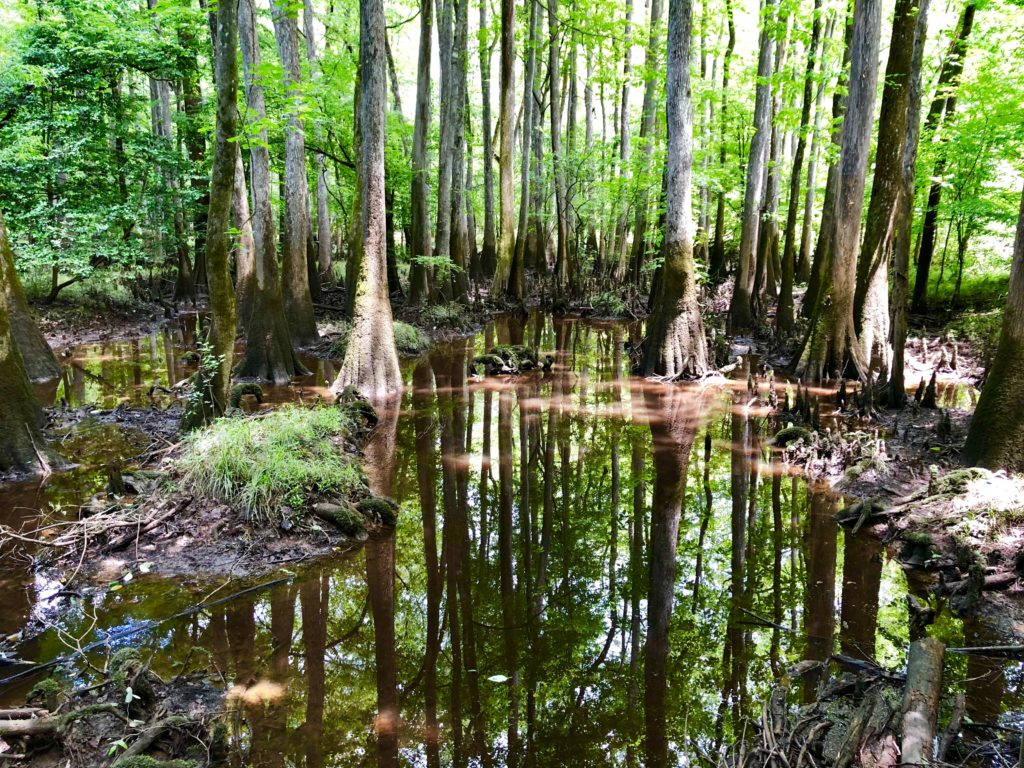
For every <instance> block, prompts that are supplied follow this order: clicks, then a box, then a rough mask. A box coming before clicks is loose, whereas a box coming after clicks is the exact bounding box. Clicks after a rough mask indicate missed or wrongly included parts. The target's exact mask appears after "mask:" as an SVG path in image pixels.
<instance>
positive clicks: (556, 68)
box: [548, 0, 632, 292]
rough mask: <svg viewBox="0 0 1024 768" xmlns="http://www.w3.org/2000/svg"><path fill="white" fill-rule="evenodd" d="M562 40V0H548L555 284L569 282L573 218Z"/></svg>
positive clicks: (563, 287) (560, 286)
mask: <svg viewBox="0 0 1024 768" xmlns="http://www.w3.org/2000/svg"><path fill="white" fill-rule="evenodd" d="M630 2H632V0H630ZM558 57H559V44H558V0H548V88H549V92H550V94H551V164H552V165H553V166H554V169H555V226H556V230H557V238H556V241H555V245H556V251H555V286H556V290H557V291H559V292H561V291H562V290H564V289H565V288H566V286H567V284H568V282H569V220H568V218H569V217H568V212H567V211H566V207H565V168H564V165H563V163H564V158H563V157H562V108H561V89H560V86H561V79H562V74H561V68H560V64H559V58H558Z"/></svg>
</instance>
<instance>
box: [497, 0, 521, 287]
mask: <svg viewBox="0 0 1024 768" xmlns="http://www.w3.org/2000/svg"><path fill="white" fill-rule="evenodd" d="M515 24H516V4H515V0H501V79H500V84H499V88H500V89H501V102H500V103H501V115H500V116H499V119H500V121H501V123H500V130H499V133H498V135H499V137H500V142H499V146H498V215H499V221H498V264H497V267H496V268H495V271H494V280H493V282H492V283H491V295H492V296H496V297H497V296H508V297H510V298H512V299H522V298H523V269H522V262H521V261H520V262H519V264H518V266H515V267H514V265H513V263H512V262H513V259H514V256H515V238H516V235H515V225H514V224H513V219H512V216H513V212H512V209H513V206H514V205H515V202H514V200H513V194H512V183H513V177H512V153H513V152H514V151H515V147H514V142H513V133H514V131H513V129H514V128H515V126H514V125H513V123H514V122H515V112H516V94H515V80H514V77H515V64H516V30H515ZM527 96H528V94H527V95H526V96H524V98H526V97H527ZM523 140H524V141H527V140H528V138H527V137H524V139H523ZM524 173H525V171H524ZM524 204H525V202H524Z"/></svg>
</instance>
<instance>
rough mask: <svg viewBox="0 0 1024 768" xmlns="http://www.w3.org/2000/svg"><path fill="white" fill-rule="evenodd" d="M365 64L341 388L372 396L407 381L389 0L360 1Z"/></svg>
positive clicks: (362, 67) (336, 388) (338, 381)
mask: <svg viewBox="0 0 1024 768" xmlns="http://www.w3.org/2000/svg"><path fill="white" fill-rule="evenodd" d="M359 70H360V81H361V83H362V98H361V103H360V124H361V126H362V151H361V156H360V159H359V162H360V172H359V183H360V187H361V199H362V210H361V233H362V242H363V255H362V259H361V263H360V265H359V282H358V286H357V288H356V300H355V306H354V308H353V309H354V311H353V315H352V330H351V331H350V333H349V341H348V348H347V349H346V350H345V360H344V362H343V363H342V365H341V370H340V371H339V372H338V378H337V379H336V380H335V382H334V386H333V389H334V391H335V392H338V393H340V392H342V391H343V390H344V389H345V387H347V386H355V387H356V388H357V389H359V391H360V392H362V393H363V394H364V395H366V396H367V397H381V396H384V395H389V394H391V393H393V392H395V391H397V390H399V389H400V388H401V386H402V372H401V370H399V367H398V352H397V351H396V349H395V337H394V331H393V318H392V316H391V301H390V300H389V298H388V281H387V254H386V251H385V242H384V240H385V235H386V233H385V204H384V114H385V110H386V104H387V96H386V88H387V86H386V79H387V75H386V71H385V52H384V2H383V0H362V2H361V3H360V6H359Z"/></svg>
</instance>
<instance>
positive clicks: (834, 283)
mask: <svg viewBox="0 0 1024 768" xmlns="http://www.w3.org/2000/svg"><path fill="white" fill-rule="evenodd" d="M881 26H882V12H881V4H880V2H879V0H857V3H856V5H855V6H854V11H853V28H852V30H851V35H852V37H851V43H850V79H849V92H848V97H847V98H848V103H847V108H846V117H845V119H844V121H843V128H842V144H841V149H840V154H839V181H838V189H837V194H836V212H835V219H836V223H835V232H834V235H833V236H834V238H835V243H834V248H833V257H832V269H831V276H830V277H831V279H830V283H831V289H830V293H829V295H830V297H831V303H830V304H829V306H828V308H827V310H825V311H824V313H821V312H819V313H817V314H816V316H814V317H812V319H811V326H810V329H809V331H808V342H807V343H806V344H805V345H804V350H803V352H804V354H803V355H802V359H801V361H800V365H799V367H800V368H801V369H802V370H804V371H806V372H807V373H809V374H810V376H811V377H812V378H813V379H815V380H820V379H822V378H824V377H826V376H828V377H837V376H841V375H843V374H844V373H845V369H846V366H847V364H848V363H849V364H850V365H851V366H852V368H853V371H854V373H855V374H856V377H857V378H860V379H866V377H867V374H868V362H869V361H866V360H865V359H864V356H863V354H862V353H861V349H860V345H859V342H858V340H857V331H856V326H855V324H854V319H853V300H854V288H855V282H856V270H857V251H858V246H859V244H860V243H859V241H860V221H861V211H862V210H863V207H864V187H865V182H866V173H867V164H868V150H869V149H870V146H871V126H872V124H873V122H874V113H875V87H876V85H877V82H878V49H879V38H880V33H881Z"/></svg>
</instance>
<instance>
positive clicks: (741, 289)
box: [729, 0, 775, 333]
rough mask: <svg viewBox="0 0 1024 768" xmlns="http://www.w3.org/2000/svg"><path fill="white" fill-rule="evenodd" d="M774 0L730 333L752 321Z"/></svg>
mask: <svg viewBox="0 0 1024 768" xmlns="http://www.w3.org/2000/svg"><path fill="white" fill-rule="evenodd" d="M774 12H775V2H774V0H765V3H764V7H763V8H762V10H761V39H760V54H759V56H758V60H757V90H756V94H755V97H754V135H753V137H752V138H751V140H750V155H749V158H748V160H747V180H746V186H745V188H744V195H743V222H742V224H743V228H742V233H741V235H740V253H739V269H738V270H737V272H736V286H735V288H734V289H733V293H732V301H731V302H730V305H729V325H730V329H731V331H732V332H733V333H739V332H741V331H743V330H746V329H749V328H750V327H751V326H753V324H754V314H753V293H754V278H755V268H756V264H755V259H756V250H757V236H758V230H759V226H760V221H759V216H758V213H759V211H760V207H761V196H762V195H763V194H764V179H765V163H766V162H767V160H768V149H769V143H770V141H771V106H772V105H771V98H772V93H771V83H770V81H771V76H772V35H771V26H772V21H773V19H774Z"/></svg>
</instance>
